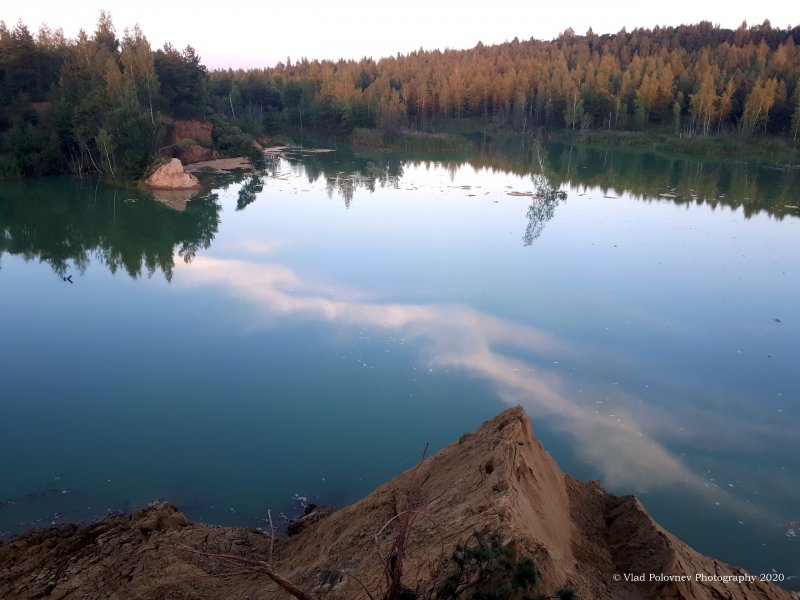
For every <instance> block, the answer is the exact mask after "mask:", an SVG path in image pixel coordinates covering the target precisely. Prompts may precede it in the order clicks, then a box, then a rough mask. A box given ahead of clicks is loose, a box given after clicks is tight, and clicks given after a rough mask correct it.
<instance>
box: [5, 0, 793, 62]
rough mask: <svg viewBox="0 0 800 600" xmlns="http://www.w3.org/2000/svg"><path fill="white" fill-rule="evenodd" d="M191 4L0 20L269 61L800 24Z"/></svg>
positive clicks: (23, 12) (645, 11) (92, 8)
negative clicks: (641, 30)
mask: <svg viewBox="0 0 800 600" xmlns="http://www.w3.org/2000/svg"><path fill="white" fill-rule="evenodd" d="M195 6H196V7H195V8H193V9H189V10H187V9H186V8H185V7H186V4H183V3H181V4H178V3H177V2H153V1H152V0H141V1H140V2H129V1H126V2H122V1H120V0H105V1H104V2H96V1H94V0H89V1H86V2H84V1H81V2H79V3H77V5H76V4H68V5H65V4H64V3H62V2H55V1H53V2H50V1H46V0H40V1H31V2H27V3H22V2H19V3H15V5H14V6H13V7H9V6H8V5H7V6H6V7H5V8H3V10H2V14H0V19H2V20H3V21H5V23H6V25H7V26H9V27H13V25H14V24H16V22H17V21H18V20H20V19H21V20H22V22H23V23H25V24H26V25H27V26H28V28H29V29H30V30H31V32H33V33H35V32H36V31H37V30H38V29H39V25H40V24H42V23H46V24H48V25H49V26H50V27H51V28H53V29H56V28H58V27H62V28H63V29H64V33H65V35H67V37H75V36H76V34H77V33H78V30H79V29H81V28H83V29H86V30H87V31H89V32H91V31H93V30H94V28H95V25H96V24H97V18H98V15H99V14H100V10H101V9H104V10H106V11H107V12H109V13H110V14H111V17H112V20H113V22H114V25H115V26H116V29H117V33H118V34H120V35H121V34H122V31H123V30H124V29H125V27H132V26H133V25H135V24H136V23H138V24H139V26H140V27H141V29H142V31H143V32H144V34H145V36H146V37H147V39H148V40H150V43H151V45H152V46H153V47H154V48H156V47H160V46H162V45H163V44H164V42H167V41H169V42H171V43H172V45H173V46H175V47H177V48H181V49H182V48H184V47H185V46H186V45H191V46H193V47H194V48H195V50H197V53H198V54H199V55H200V57H201V59H202V61H203V64H205V65H206V66H208V67H209V68H212V69H213V68H226V67H233V68H239V67H242V68H251V67H271V66H274V65H275V64H277V63H278V62H279V61H285V60H286V58H287V56H290V57H291V58H292V60H293V61H294V60H297V59H300V58H302V57H307V58H309V59H315V58H318V59H337V58H352V59H360V58H362V57H364V56H371V57H373V58H375V59H378V58H380V57H382V56H389V55H395V54H397V53H398V52H400V53H402V54H406V53H408V52H411V51H413V50H417V49H418V48H420V47H422V48H424V49H425V50H433V49H436V48H440V49H444V48H445V47H449V48H472V47H474V46H475V44H477V43H478V41H482V42H483V43H484V44H486V45H489V44H496V43H501V42H504V41H506V40H511V39H513V38H514V37H518V38H519V39H520V40H527V39H529V38H531V37H534V38H537V39H545V40H549V39H552V38H554V37H556V36H558V34H559V33H561V32H562V31H564V30H565V29H566V28H567V27H572V28H573V29H574V30H575V32H576V33H581V34H582V33H584V32H585V31H586V30H587V29H588V28H589V27H592V29H593V30H594V32H595V33H598V34H602V33H615V32H617V31H619V30H620V29H622V27H626V28H627V29H628V30H629V31H630V30H631V29H633V28H635V27H653V26H655V25H679V24H681V23H697V22H698V21H703V20H705V21H711V22H712V23H714V24H718V25H720V26H721V27H728V28H736V27H738V26H739V24H740V23H741V22H742V21H743V20H746V21H747V22H748V24H750V25H753V24H759V23H762V22H763V21H764V19H769V20H770V22H771V23H772V25H773V27H787V26H789V25H792V26H794V25H798V24H799V23H800V9H798V8H797V4H796V3H795V2H792V1H789V0H778V1H777V2H769V3H760V4H759V3H753V2H744V1H743V0H732V1H730V2H725V3H717V2H698V1H697V0H693V1H692V0H673V1H672V2H670V3H666V2H663V3H651V2H639V3H634V4H632V3H630V2H619V1H616V0H612V1H610V2H605V3H599V2H597V1H596V0H594V1H590V0H574V1H573V2H570V3H565V4H564V5H555V6H554V5H550V6H548V7H545V8H539V7H537V5H536V4H534V3H533V2H530V0H528V1H525V0H516V1H508V0H496V1H494V2H480V3H478V2H453V1H451V0H442V1H440V2H436V1H433V2H431V1H428V2H423V1H422V0H405V1H404V2H401V3H397V4H393V5H392V6H391V8H390V7H388V5H381V4H380V3H378V2H364V1H363V0H346V1H343V2H322V1H319V0H310V1H307V2H303V3H296V2H295V3H291V4H290V3H283V4H276V3H270V4H267V3H249V2H242V3H238V4H233V3H232V4H231V5H224V6H222V7H214V6H215V5H213V4H208V5H202V4H199V5H195ZM205 6H208V7H209V8H205ZM562 6H564V7H566V9H565V10H562V9H561V7H562ZM212 7H214V8H212Z"/></svg>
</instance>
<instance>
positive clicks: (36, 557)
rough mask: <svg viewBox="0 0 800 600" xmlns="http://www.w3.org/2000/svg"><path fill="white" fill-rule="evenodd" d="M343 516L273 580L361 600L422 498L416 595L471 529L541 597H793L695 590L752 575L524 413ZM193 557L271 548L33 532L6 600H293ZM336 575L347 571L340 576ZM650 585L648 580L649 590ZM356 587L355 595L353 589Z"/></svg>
mask: <svg viewBox="0 0 800 600" xmlns="http://www.w3.org/2000/svg"><path fill="white" fill-rule="evenodd" d="M414 477H415V475H414V473H413V472H412V471H408V472H406V473H403V474H401V475H399V476H398V477H396V478H395V479H393V480H391V481H390V482H388V483H387V484H385V485H383V486H382V487H380V488H378V489H377V490H376V491H375V492H373V493H372V494H370V495H369V496H367V497H366V498H364V499H363V500H361V501H360V502H358V503H356V504H353V505H351V506H349V507H346V508H344V509H341V510H338V511H336V512H334V513H332V514H330V515H327V516H321V518H317V519H315V518H313V516H312V518H310V519H308V521H309V523H308V524H307V526H306V527H304V528H302V531H301V532H300V533H299V534H297V535H294V536H292V537H290V538H284V539H278V540H276V544H275V549H274V566H275V569H276V570H277V571H278V572H280V573H281V574H283V575H284V576H286V577H288V578H289V579H291V580H292V581H294V582H295V583H297V584H299V585H301V586H303V587H304V588H305V589H307V590H310V591H312V592H313V593H314V594H315V595H317V596H321V597H325V598H341V599H345V598H347V599H352V598H366V595H365V594H364V592H363V591H362V584H363V585H365V586H366V587H367V588H369V589H371V590H373V595H375V597H380V595H379V594H375V592H374V591H376V590H380V589H381V586H382V585H383V572H382V569H381V565H380V562H379V560H378V559H377V547H378V546H382V547H383V549H384V551H385V550H386V548H387V546H388V544H389V543H391V541H392V539H393V536H394V535H395V532H396V528H397V527H398V524H399V521H400V519H395V520H394V521H391V523H390V525H389V526H387V527H386V528H385V529H384V530H383V533H382V534H381V535H380V536H378V538H377V541H376V534H377V533H378V532H379V531H380V530H381V528H383V527H384V525H385V524H386V523H387V522H389V521H390V520H391V519H392V517H394V516H395V515H397V513H398V512H401V511H403V510H404V508H405V507H406V505H407V498H408V492H409V489H411V488H416V490H417V496H418V498H419V505H420V506H422V507H423V508H424V515H421V516H419V517H418V518H417V519H416V521H415V523H414V527H413V529H412V531H411V535H410V538H409V542H408V544H407V548H406V566H405V570H404V572H405V573H406V576H405V578H404V582H405V583H406V585H408V586H409V587H412V588H414V587H419V588H426V587H429V585H430V577H431V575H430V574H431V571H435V570H436V566H437V565H439V564H441V563H442V562H443V561H445V560H446V559H447V558H448V557H449V556H450V555H451V554H452V550H453V548H454V546H455V544H456V543H458V542H459V541H464V540H465V539H466V538H467V537H468V536H469V535H470V534H471V533H472V532H474V531H492V532H498V533H500V534H501V535H502V537H503V540H504V541H505V542H506V543H507V544H510V545H511V546H512V547H513V548H514V551H515V552H516V553H517V554H518V555H524V554H528V555H531V556H533V557H534V558H535V560H536V563H537V565H538V567H539V570H540V573H541V580H542V581H541V588H540V590H541V591H542V592H548V593H552V592H553V591H555V590H556V589H558V588H560V587H563V586H569V587H571V588H573V589H574V591H575V592H576V595H577V597H578V598H581V599H585V600H588V599H595V598H596V599H606V598H623V599H638V598H653V599H655V598H675V599H703V598H708V599H717V598H719V599H722V598H727V599H731V600H740V599H741V600H744V599H776V600H777V599H790V598H795V599H796V598H798V596H797V595H796V594H793V593H791V592H787V591H785V590H782V589H780V588H777V587H774V586H772V585H769V584H764V583H733V582H728V583H723V582H720V581H717V582H713V581H712V582H705V583H703V582H698V581H696V580H695V574H697V573H700V574H706V575H709V576H715V575H716V576H717V578H721V576H725V575H727V576H737V575H738V576H742V575H745V574H746V573H745V572H744V571H742V570H740V569H736V568H733V567H730V566H728V565H725V564H723V563H720V562H718V561H715V560H714V559H712V558H708V557H706V556H703V555H701V554H699V553H698V552H696V551H695V550H693V549H692V548H690V547H689V546H687V545H686V544H684V543H683V542H681V541H680V540H678V539H677V538H675V537H674V536H672V535H671V534H670V533H669V532H667V531H665V530H664V529H662V528H661V527H660V526H659V525H658V524H657V523H655V522H654V521H653V520H652V518H650V516H649V515H648V514H647V512H646V511H645V510H644V508H643V507H642V506H641V504H640V503H639V502H638V501H637V500H636V499H635V498H633V497H632V496H625V497H617V496H613V495H611V494H609V493H607V492H605V491H604V490H603V489H602V488H601V487H600V485H599V484H597V483H582V482H579V481H577V480H575V479H573V478H571V477H569V476H567V475H565V474H564V473H562V472H561V470H560V469H559V467H558V466H557V465H556V463H555V462H554V461H553V459H552V458H551V457H550V455H549V454H548V453H547V452H546V451H545V450H544V449H543V448H542V446H541V444H540V443H539V442H538V440H536V438H535V437H534V436H533V433H532V431H531V427H530V422H529V421H528V418H527V416H526V415H525V413H524V412H523V411H522V409H519V408H515V409H511V410H508V411H506V412H504V413H502V414H500V415H499V416H497V417H496V418H494V419H492V420H491V421H487V422H486V423H485V424H484V425H483V426H482V427H481V428H480V429H478V430H477V431H476V432H475V433H472V434H466V435H464V436H462V437H461V439H460V440H458V442H456V443H454V444H452V445H450V446H448V447H447V448H445V449H443V450H442V451H441V452H439V453H438V454H436V455H435V456H434V457H432V458H431V459H430V460H428V461H427V462H425V463H424V464H423V465H422V466H421V467H420V468H419V471H418V472H417V474H416V478H417V479H416V481H417V485H416V486H415V485H412V479H413V478H414ZM180 546H189V547H191V548H195V549H198V550H203V551H206V552H226V553H232V554H237V555H242V556H248V557H251V558H258V559H262V560H265V559H266V557H267V555H268V552H269V546H270V541H269V538H268V537H266V536H264V535H263V534H260V533H258V532H254V531H249V530H243V529H230V528H227V529H226V528H222V527H214V526H210V525H203V524H187V523H186V520H185V518H184V517H183V516H182V515H181V514H180V513H178V512H177V510H176V509H175V507H173V506H171V505H169V504H165V505H161V506H159V507H156V508H153V509H150V510H145V511H139V512H137V513H134V514H133V515H132V516H130V517H113V518H109V519H105V520H103V521H100V522H98V523H95V524H93V525H91V526H90V527H88V528H86V529H78V528H77V527H62V528H59V529H56V530H51V531H46V532H34V533H30V534H27V535H25V536H22V537H20V538H17V539H16V540H13V541H12V542H11V543H9V544H5V545H3V546H0V597H2V598H42V597H47V598H57V599H70V600H71V599H78V598H81V599H87V598H89V599H91V598H173V599H189V598H223V597H224V598H231V599H234V600H235V599H240V598H241V599H244V598H285V597H287V596H286V595H285V594H284V593H283V592H280V591H279V590H278V589H277V588H276V586H275V585H273V584H271V583H270V582H269V581H268V580H267V579H266V578H265V577H264V576H263V575H258V574H235V575H232V576H208V573H213V574H215V575H222V574H223V573H225V572H230V571H232V570H233V571H241V569H237V568H235V567H233V568H231V567H225V566H224V565H222V564H221V563H219V562H215V561H209V560H208V559H205V558H203V557H199V556H196V555H186V554H185V553H181V552H179V551H176V548H178V547H180ZM342 573H346V575H343V574H342ZM624 573H636V574H642V573H644V574H645V575H647V576H649V574H650V573H653V574H656V575H661V576H670V575H671V576H689V581H645V582H641V583H639V582H637V583H633V582H626V581H624V580H623V581H619V582H617V581H615V580H614V577H613V576H614V574H624ZM647 578H649V577H646V579H647ZM359 582H360V583H359Z"/></svg>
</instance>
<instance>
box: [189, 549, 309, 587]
mask: <svg viewBox="0 0 800 600" xmlns="http://www.w3.org/2000/svg"><path fill="white" fill-rule="evenodd" d="M176 550H177V551H179V552H186V553H188V554H197V555H198V556H204V557H206V558H212V559H214V560H218V561H222V562H227V563H231V564H233V565H237V566H239V567H251V568H252V569H253V570H254V571H258V572H261V573H264V574H265V575H266V576H267V577H269V578H270V579H271V580H272V581H274V582H275V583H277V584H278V585H279V586H280V587H281V588H282V589H283V590H284V591H286V592H288V593H290V594H291V595H292V596H294V597H295V598H297V600H317V599H316V598H315V597H314V596H312V595H311V594H310V593H308V592H306V591H305V590H303V589H300V588H299V587H297V586H296V585H295V584H293V583H292V582H291V581H289V580H288V579H285V578H284V577H282V576H281V575H279V574H278V573H276V572H275V571H274V570H273V569H272V567H271V566H270V565H269V564H267V563H265V562H264V561H263V560H255V559H253V558H245V557H244V556H236V555H234V554H214V553H211V552H200V551H199V550H194V549H192V548H187V547H186V546H178V547H177V548H176Z"/></svg>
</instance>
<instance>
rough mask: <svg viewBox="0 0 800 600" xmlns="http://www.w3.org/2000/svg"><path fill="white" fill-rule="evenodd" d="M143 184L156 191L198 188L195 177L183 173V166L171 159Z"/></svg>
mask: <svg viewBox="0 0 800 600" xmlns="http://www.w3.org/2000/svg"><path fill="white" fill-rule="evenodd" d="M145 184H147V185H148V186H149V187H151V188H153V189H157V190H190V189H195V188H199V187H200V182H199V181H198V180H197V177H195V176H194V175H192V174H191V173H185V172H184V170H183V164H181V161H180V160H179V159H177V158H173V159H171V160H169V161H167V162H165V163H164V164H162V165H161V166H159V167H158V168H157V169H156V170H155V171H153V173H152V174H151V175H150V176H149V177H148V178H147V179H146V180H145Z"/></svg>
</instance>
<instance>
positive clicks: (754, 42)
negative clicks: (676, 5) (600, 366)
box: [0, 12, 800, 179]
mask: <svg viewBox="0 0 800 600" xmlns="http://www.w3.org/2000/svg"><path fill="white" fill-rule="evenodd" d="M798 44H800V26H796V27H794V28H787V29H780V28H773V27H772V26H771V24H770V23H769V21H764V22H763V23H762V24H760V25H754V26H748V25H747V23H742V24H741V26H739V27H738V28H737V29H736V30H731V29H724V28H720V27H718V26H715V25H712V24H711V23H708V22H701V23H699V24H696V25H680V26H677V27H656V28H654V29H634V30H633V31H631V32H627V31H625V30H624V29H623V30H622V31H620V32H618V33H616V34H604V35H596V34H594V33H593V32H592V30H591V29H590V30H589V31H587V32H586V33H585V34H584V35H577V34H575V32H573V31H572V30H569V29H568V30H567V31H565V32H564V33H562V34H561V35H560V36H558V37H557V38H556V39H554V40H551V41H540V40H534V39H530V40H526V41H520V40H518V39H516V38H515V39H514V40H512V41H510V42H506V43H503V44H498V45H493V46H484V45H483V44H482V43H480V42H478V43H477V45H476V46H475V47H474V48H471V49H468V50H444V51H440V50H433V51H426V50H423V49H420V50H418V51H415V52H411V53H409V54H407V55H402V54H398V55H397V56H393V57H386V58H381V59H380V60H374V59H372V58H364V59H362V60H360V61H354V60H339V61H327V60H326V61H317V60H308V59H306V58H303V59H301V60H297V61H294V62H292V60H291V59H290V58H287V60H286V62H285V63H279V64H278V65H277V66H275V67H270V68H264V69H249V70H241V69H240V70H233V69H229V70H216V71H211V72H209V71H208V69H206V67H205V66H204V65H203V64H202V62H201V59H200V57H199V56H198V55H197V53H196V52H195V50H194V49H193V48H192V47H187V48H185V49H184V50H182V51H180V50H177V49H175V48H174V47H172V46H171V45H170V44H169V43H167V44H165V45H164V47H163V48H159V49H156V50H153V48H152V47H151V45H150V43H149V42H148V40H147V38H146V37H145V35H144V33H143V32H142V31H141V30H140V29H139V27H138V26H135V27H133V28H132V29H125V30H124V32H123V34H122V36H121V37H119V36H118V35H117V32H116V29H115V26H114V24H113V22H112V19H111V16H110V15H108V14H107V13H105V12H101V14H100V18H99V20H98V23H97V25H96V27H95V29H94V31H93V33H91V34H89V33H87V32H85V31H81V32H80V33H79V35H78V36H77V38H76V39H67V38H66V37H65V36H64V34H63V32H62V31H61V30H53V29H51V28H49V27H48V26H46V25H43V26H41V27H40V29H39V30H38V32H37V33H36V34H35V35H34V34H32V33H31V31H30V30H29V29H28V28H27V26H26V25H25V24H23V23H21V22H20V23H17V24H16V25H15V26H14V27H8V26H7V25H6V24H5V23H2V22H0V178H13V177H20V176H35V175H44V174H51V173H66V172H72V173H84V172H99V173H103V174H105V175H106V176H108V177H110V178H114V179H136V178H137V177H140V176H141V175H142V174H143V172H144V171H145V170H146V169H147V167H148V165H149V164H150V163H151V162H152V160H153V158H154V157H155V156H158V155H166V154H168V152H169V150H168V148H165V147H164V143H165V137H164V136H165V130H166V127H167V126H168V125H169V123H170V122H171V121H172V120H174V119H199V120H206V121H211V122H212V123H213V124H214V130H213V131H214V133H213V146H214V148H215V149H217V150H219V151H220V152H221V153H224V154H249V153H252V152H253V145H252V142H251V141H252V139H253V138H254V137H259V136H265V135H266V136H272V135H276V134H279V133H289V134H292V133H294V132H297V131H298V130H304V129H305V130H313V131H317V132H323V133H325V134H328V135H335V136H337V137H340V138H344V139H348V138H349V139H353V138H356V137H358V136H357V135H355V134H360V136H361V138H362V139H364V132H365V131H370V130H372V131H373V132H376V133H378V134H379V135H380V136H382V138H383V139H384V140H387V141H389V142H391V140H392V139H395V138H396V137H397V136H398V135H401V134H407V133H409V132H428V133H431V132H434V133H435V132H453V133H460V132H464V131H466V130H468V129H469V127H470V126H474V125H475V124H476V123H478V124H481V125H482V126H483V127H486V126H491V127H493V128H495V129H496V130H504V131H508V132H511V133H513V134H521V135H528V136H542V135H548V134H549V132H553V131H559V130H577V131H583V132H598V131H644V132H653V133H656V132H657V133H659V134H669V135H674V136H676V137H681V138H703V137H706V136H736V137H737V138H745V139H752V138H753V137H771V138H782V139H784V140H787V141H789V142H791V143H793V144H794V145H796V144H797V140H798V136H799V135H800V47H798Z"/></svg>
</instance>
